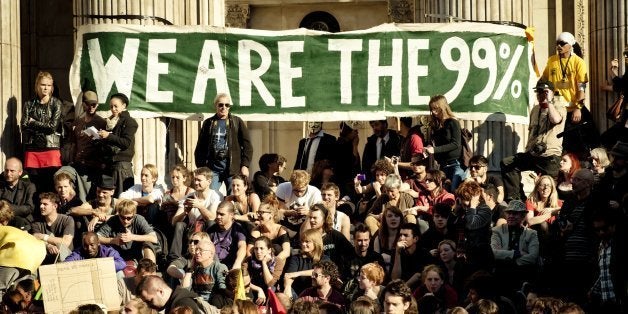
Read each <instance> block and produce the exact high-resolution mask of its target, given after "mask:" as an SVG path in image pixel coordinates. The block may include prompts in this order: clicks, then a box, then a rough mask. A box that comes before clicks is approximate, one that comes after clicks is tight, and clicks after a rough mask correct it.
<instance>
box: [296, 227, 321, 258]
mask: <svg viewBox="0 0 628 314" xmlns="http://www.w3.org/2000/svg"><path fill="white" fill-rule="evenodd" d="M300 240H301V242H303V241H311V242H312V244H314V250H312V253H310V254H311V256H310V257H311V258H312V260H313V261H314V262H315V263H317V262H319V261H320V260H321V257H322V256H323V234H322V233H321V232H320V231H319V230H315V229H307V230H305V231H303V233H301V239H300Z"/></svg>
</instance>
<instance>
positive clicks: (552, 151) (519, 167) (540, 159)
mask: <svg viewBox="0 0 628 314" xmlns="http://www.w3.org/2000/svg"><path fill="white" fill-rule="evenodd" d="M534 91H535V92H536V99H537V101H538V103H537V104H536V105H535V106H534V107H533V108H532V111H531V112H530V125H529V127H528V130H529V132H530V133H529V136H528V143H527V145H526V150H525V152H522V153H517V154H515V155H514V156H510V157H506V158H504V159H503V160H502V162H501V171H502V178H503V180H504V190H505V199H506V201H507V202H510V201H511V200H513V199H519V200H523V201H525V199H526V197H525V194H524V193H523V186H522V185H521V171H525V170H533V171H534V172H536V173H537V174H541V175H550V176H552V177H553V178H554V179H556V178H557V176H558V172H559V170H560V155H561V153H562V150H563V146H562V144H563V139H562V138H559V137H558V136H557V135H559V134H560V133H562V132H563V131H564V129H565V120H566V119H565V117H566V116H567V110H566V109H565V108H566V106H565V104H564V100H562V98H561V97H554V84H552V82H550V81H546V80H543V79H541V80H539V81H538V82H537V83H536V87H535V88H534Z"/></svg>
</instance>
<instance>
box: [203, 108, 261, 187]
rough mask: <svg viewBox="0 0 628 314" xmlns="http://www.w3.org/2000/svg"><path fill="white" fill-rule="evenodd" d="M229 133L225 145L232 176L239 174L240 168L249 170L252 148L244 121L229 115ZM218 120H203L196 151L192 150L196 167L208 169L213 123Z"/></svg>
mask: <svg viewBox="0 0 628 314" xmlns="http://www.w3.org/2000/svg"><path fill="white" fill-rule="evenodd" d="M227 119H228V120H229V131H228V132H227V143H228V145H229V153H228V156H229V157H228V158H227V163H228V165H229V175H230V176H233V175H236V174H239V173H240V168H241V167H243V166H245V167H249V168H250V164H251V158H252V157H253V146H252V145H251V138H250V137H249V130H248V129H247V127H246V124H244V121H242V119H241V118H240V117H238V116H235V115H232V114H229V116H228V117H227ZM217 120H218V116H217V115H214V116H212V117H211V118H207V119H205V121H203V125H202V126H201V131H200V132H199V135H198V142H197V143H196V149H194V158H195V159H196V167H197V168H198V167H209V166H210V164H211V160H212V159H213V156H212V155H213V154H212V149H211V147H210V145H211V135H212V134H213V131H212V128H213V127H214V122H215V121H217Z"/></svg>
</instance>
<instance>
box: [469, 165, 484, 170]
mask: <svg viewBox="0 0 628 314" xmlns="http://www.w3.org/2000/svg"><path fill="white" fill-rule="evenodd" d="M483 167H484V165H471V169H473V170H480V169H482V168H483Z"/></svg>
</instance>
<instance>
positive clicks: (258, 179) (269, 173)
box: [253, 153, 286, 200]
mask: <svg viewBox="0 0 628 314" xmlns="http://www.w3.org/2000/svg"><path fill="white" fill-rule="evenodd" d="M285 168H286V158H285V157H283V156H281V155H278V154H274V153H273V154H263V155H262V156H261V157H260V158H259V169H260V170H259V171H258V172H256V173H255V174H254V175H253V189H254V190H255V193H257V195H258V196H259V198H260V199H262V200H263V199H264V198H266V196H268V195H269V194H271V193H273V194H274V193H275V192H276V191H277V186H278V185H279V184H281V183H284V182H286V179H284V178H283V177H281V176H280V175H279V174H280V173H281V172H282V171H283V169H285Z"/></svg>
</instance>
